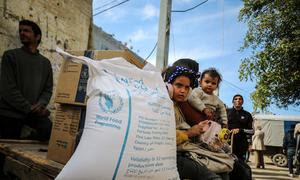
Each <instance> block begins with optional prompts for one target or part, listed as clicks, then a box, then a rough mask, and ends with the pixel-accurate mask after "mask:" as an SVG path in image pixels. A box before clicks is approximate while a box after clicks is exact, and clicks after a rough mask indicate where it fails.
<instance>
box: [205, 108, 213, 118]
mask: <svg viewBox="0 0 300 180" xmlns="http://www.w3.org/2000/svg"><path fill="white" fill-rule="evenodd" d="M203 113H204V114H205V115H206V117H207V119H209V120H214V112H213V110H212V109H210V108H205V109H204V110H203Z"/></svg>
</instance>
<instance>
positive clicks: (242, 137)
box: [227, 94, 254, 161]
mask: <svg viewBox="0 0 300 180" xmlns="http://www.w3.org/2000/svg"><path fill="white" fill-rule="evenodd" d="M232 103H233V107H232V108H231V109H229V110H228V112H227V116H228V129H229V130H231V131H232V133H233V134H234V138H233V145H232V146H233V147H232V151H233V154H235V155H236V156H237V157H238V158H239V159H240V160H243V161H245V160H246V153H247V151H248V149H249V146H251V145H250V144H251V138H250V139H248V138H247V134H252V135H253V134H254V130H253V127H252V122H253V119H252V116H251V114H250V113H249V112H248V111H245V110H244V109H243V106H242V105H243V103H244V99H243V96H242V95H240V94H237V95H235V96H233V99H232Z"/></svg>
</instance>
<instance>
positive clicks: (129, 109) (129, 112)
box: [112, 89, 131, 180]
mask: <svg viewBox="0 0 300 180" xmlns="http://www.w3.org/2000/svg"><path fill="white" fill-rule="evenodd" d="M126 92H127V94H128V124H127V129H126V133H125V138H124V141H123V145H122V149H121V152H120V156H119V159H118V163H117V167H116V169H115V172H114V175H113V177H112V179H113V180H115V179H116V177H117V174H118V170H119V167H120V164H121V160H122V158H123V154H124V150H125V147H126V143H127V139H128V133H129V129H130V125H131V95H130V92H129V91H128V89H126Z"/></svg>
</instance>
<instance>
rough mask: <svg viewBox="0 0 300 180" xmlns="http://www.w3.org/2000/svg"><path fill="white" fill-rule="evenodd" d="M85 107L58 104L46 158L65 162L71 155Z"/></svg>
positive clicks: (78, 135)
mask: <svg viewBox="0 0 300 180" xmlns="http://www.w3.org/2000/svg"><path fill="white" fill-rule="evenodd" d="M84 118H85V107H80V106H72V105H58V107H57V111H56V116H55V119H54V121H53V126H52V132H51V137H50V141H49V146H48V154H47V158H48V159H51V160H53V161H56V162H59V163H62V164H65V163H67V162H68V160H69V159H70V157H71V156H72V154H73V152H74V151H75V148H76V147H77V144H78V142H79V138H80V135H81V134H80V133H79V132H81V131H80V130H82V129H83V125H84Z"/></svg>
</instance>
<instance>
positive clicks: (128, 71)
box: [56, 49, 179, 180]
mask: <svg viewBox="0 0 300 180" xmlns="http://www.w3.org/2000/svg"><path fill="white" fill-rule="evenodd" d="M57 51H58V52H59V53H60V54H61V55H62V56H63V57H65V59H68V60H70V59H71V60H73V61H77V62H84V63H85V64H87V65H88V67H89V79H88V85H87V96H88V97H89V98H88V101H87V112H86V120H85V127H84V131H83V134H82V137H81V140H80V143H79V145H78V147H77V149H76V151H75V153H74V154H73V156H72V157H71V159H70V160H69V161H68V163H67V164H66V165H65V167H64V168H63V170H62V171H61V173H60V174H59V175H58V176H57V178H56V179H72V180H74V179H88V180H92V179H101V180H104V179H122V180H123V179H179V177H178V173H177V167H176V136H175V118H174V110H173V104H172V101H171V100H170V99H169V97H168V93H167V90H166V88H165V85H164V83H163V80H162V78H161V75H160V73H159V72H154V71H147V70H141V69H138V68H137V67H135V66H134V65H132V64H130V63H128V62H127V61H126V60H124V59H123V58H114V59H110V60H101V61H94V60H92V59H89V58H86V57H75V56H71V55H69V54H68V53H65V52H63V51H62V50H59V49H58V50H57Z"/></svg>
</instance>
